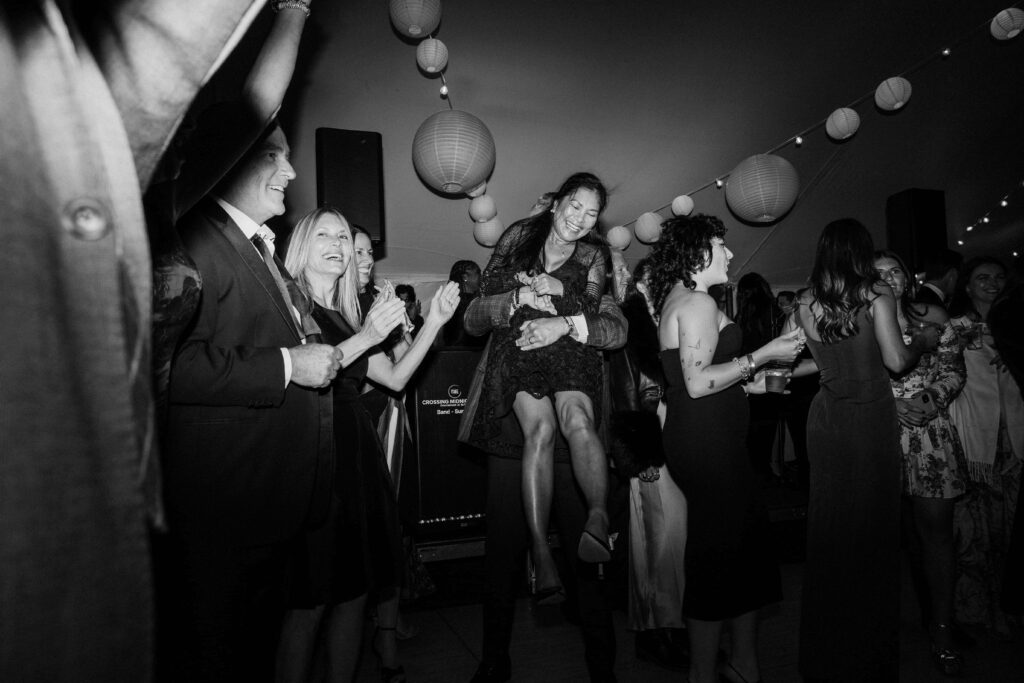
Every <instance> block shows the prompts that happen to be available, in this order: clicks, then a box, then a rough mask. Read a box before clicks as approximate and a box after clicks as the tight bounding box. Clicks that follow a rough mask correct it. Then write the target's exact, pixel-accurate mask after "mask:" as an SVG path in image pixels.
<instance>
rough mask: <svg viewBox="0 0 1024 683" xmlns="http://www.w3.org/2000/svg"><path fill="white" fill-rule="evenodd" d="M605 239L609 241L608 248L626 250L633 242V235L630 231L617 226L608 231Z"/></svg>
mask: <svg viewBox="0 0 1024 683" xmlns="http://www.w3.org/2000/svg"><path fill="white" fill-rule="evenodd" d="M605 239H606V240H608V246H610V247H611V248H612V249H625V248H626V247H628V246H629V243H630V242H632V241H633V235H632V234H631V233H630V232H629V229H627V228H625V227H623V226H621V225H616V226H615V227H614V228H612V229H611V230H609V231H608V234H607V235H605Z"/></svg>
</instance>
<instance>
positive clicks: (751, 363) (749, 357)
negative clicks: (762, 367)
mask: <svg viewBox="0 0 1024 683" xmlns="http://www.w3.org/2000/svg"><path fill="white" fill-rule="evenodd" d="M755 370H757V363H755V362H754V356H753V354H750V353H748V354H747V372H749V373H750V374H751V375H753V374H754V371H755Z"/></svg>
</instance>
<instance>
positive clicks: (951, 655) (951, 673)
mask: <svg viewBox="0 0 1024 683" xmlns="http://www.w3.org/2000/svg"><path fill="white" fill-rule="evenodd" d="M936 632H940V633H941V632H945V633H946V634H947V635H948V636H949V638H948V639H951V638H952V627H951V626H950V625H949V624H933V625H932V633H931V636H932V650H931V655H932V663H934V664H935V668H936V669H938V670H939V671H940V672H941V673H942V675H943V676H948V677H950V678H955V677H957V676H959V675H960V674H961V673H962V672H963V670H964V657H963V655H962V654H960V652H959V651H958V650H955V649H954V648H952V647H940V646H939V645H938V643H936V642H935V641H936V639H935V633H936Z"/></svg>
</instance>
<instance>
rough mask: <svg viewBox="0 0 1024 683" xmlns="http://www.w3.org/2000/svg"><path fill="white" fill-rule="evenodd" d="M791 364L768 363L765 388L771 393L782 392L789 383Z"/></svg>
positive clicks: (765, 373) (765, 371)
mask: <svg viewBox="0 0 1024 683" xmlns="http://www.w3.org/2000/svg"><path fill="white" fill-rule="evenodd" d="M789 374H790V369H789V366H786V365H768V366H766V367H765V369H764V388H765V391H767V392H768V393H770V394H781V393H782V392H784V391H785V390H786V385H787V384H788V383H789Z"/></svg>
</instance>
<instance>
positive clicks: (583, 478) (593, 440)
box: [555, 391, 608, 561]
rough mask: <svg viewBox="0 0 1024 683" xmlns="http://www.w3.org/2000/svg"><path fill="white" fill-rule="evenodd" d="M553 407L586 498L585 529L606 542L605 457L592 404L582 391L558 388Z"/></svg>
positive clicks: (575, 473)
mask: <svg viewBox="0 0 1024 683" xmlns="http://www.w3.org/2000/svg"><path fill="white" fill-rule="evenodd" d="M555 411H556V412H557V414H558V425H559V427H560V428H561V430H562V434H563V435H564V436H565V440H566V441H568V442H569V454H570V456H571V458H572V471H573V475H574V476H575V478H576V483H577V484H578V485H579V487H580V490H581V491H583V497H584V498H585V499H586V501H587V523H586V526H584V527H583V528H584V531H585V532H588V533H590V534H591V535H593V537H594V538H595V539H597V540H599V541H600V542H601V543H603V544H604V545H605V546H607V545H608V502H607V501H608V458H607V456H606V455H605V452H604V446H603V445H602V444H601V439H600V438H598V436H597V429H596V427H595V426H594V407H593V404H592V403H591V401H590V397H588V396H587V395H586V394H584V393H583V392H581V391H560V392H558V393H557V394H555ZM581 549H582V546H581ZM581 559H584V560H586V559H588V558H587V557H581ZM602 561H603V560H602Z"/></svg>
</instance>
